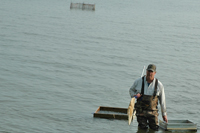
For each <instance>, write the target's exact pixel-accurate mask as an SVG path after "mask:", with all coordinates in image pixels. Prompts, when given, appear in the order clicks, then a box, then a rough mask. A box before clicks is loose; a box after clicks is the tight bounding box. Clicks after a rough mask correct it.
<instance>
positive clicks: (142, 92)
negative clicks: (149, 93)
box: [141, 76, 144, 96]
mask: <svg viewBox="0 0 200 133" xmlns="http://www.w3.org/2000/svg"><path fill="white" fill-rule="evenodd" d="M141 90H142V91H141V94H142V96H144V76H143V77H142V88H141Z"/></svg>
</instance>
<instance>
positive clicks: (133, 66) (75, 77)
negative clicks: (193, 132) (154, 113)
mask: <svg viewBox="0 0 200 133" xmlns="http://www.w3.org/2000/svg"><path fill="white" fill-rule="evenodd" d="M73 2H77V3H82V2H84V3H90V4H95V6H96V10H95V11H90V10H78V9H72V10H70V3H71V1H70V0H0V3H1V4H0V62H1V65H0V90H1V93H0V118H1V119H0V132H3V133H13V132H14V133H30V132H33V133H36V132H40V133H41V132H43V133H66V132H72V133H79V132H80V133H82V132H87V133H94V132H99V133H100V132H101V133H102V132H111V133H113V132H119V133H121V132H124V133H125V132H126V133H132V132H137V131H138V128H137V122H136V120H134V121H133V122H132V124H131V125H130V126H129V125H128V122H127V121H124V120H107V119H99V118H93V113H94V112H95V110H96V109H97V108H98V107H99V106H110V107H122V108H127V107H128V104H129V102H130V96H129V88H130V87H131V85H132V83H133V82H134V80H135V79H137V78H138V77H140V76H141V73H142V70H143V67H144V66H147V65H148V64H150V63H154V64H156V65H157V74H156V77H157V78H158V79H159V80H160V81H161V82H162V83H163V85H164V87H165V93H166V103H167V112H168V119H169V120H191V121H193V122H194V123H197V124H198V123H200V119H199V118H200V117H199V114H200V106H199V105H200V99H199V95H200V82H199V79H200V70H199V65H200V63H199V62H200V23H199V22H200V15H199V13H200V8H199V5H200V1H199V0H192V1H191V0H181V1H178V0H150V1H146V0H125V1H122V0H110V1H107V0H101V1H93V0H85V1H79V0H76V1H73ZM159 113H160V112H159ZM159 119H162V118H161V115H159ZM199 128H200V124H198V129H199ZM138 132H139V131H138ZM140 132H141V131H140ZM148 132H152V131H151V130H149V131H148ZM158 132H164V131H162V130H160V131H158Z"/></svg>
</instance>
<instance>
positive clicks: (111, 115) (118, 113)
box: [93, 106, 128, 120]
mask: <svg viewBox="0 0 200 133" xmlns="http://www.w3.org/2000/svg"><path fill="white" fill-rule="evenodd" d="M93 117H98V118H106V119H119V120H128V115H127V108H118V107H106V106H99V107H98V109H97V110H96V112H95V113H94V114H93Z"/></svg>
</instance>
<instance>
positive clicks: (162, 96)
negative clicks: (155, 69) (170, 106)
mask: <svg viewBox="0 0 200 133" xmlns="http://www.w3.org/2000/svg"><path fill="white" fill-rule="evenodd" d="M159 87H160V91H161V92H160V96H159V101H160V107H161V112H162V116H163V120H164V121H165V122H168V120H167V110H166V101H165V91H164V86H163V85H162V83H161V82H160V86H159Z"/></svg>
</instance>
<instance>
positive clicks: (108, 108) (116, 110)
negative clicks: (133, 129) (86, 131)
mask: <svg viewBox="0 0 200 133" xmlns="http://www.w3.org/2000/svg"><path fill="white" fill-rule="evenodd" d="M100 111H113V112H121V113H127V108H118V107H106V106H100Z"/></svg>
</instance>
